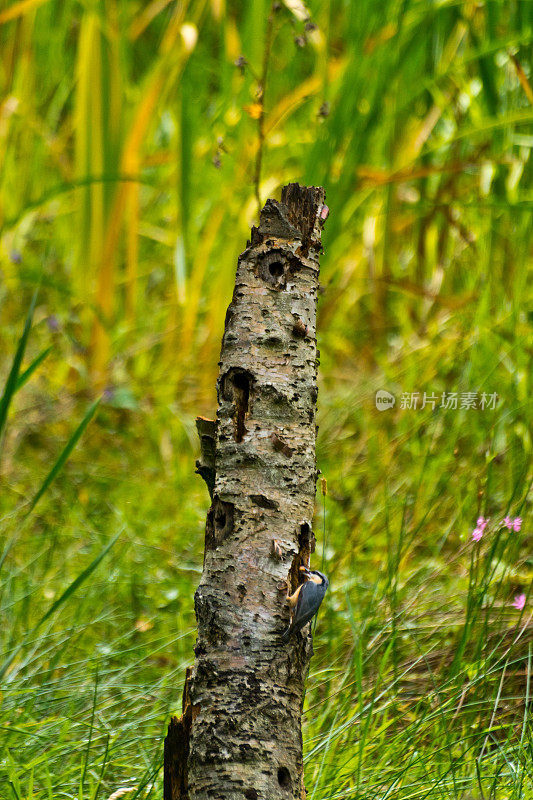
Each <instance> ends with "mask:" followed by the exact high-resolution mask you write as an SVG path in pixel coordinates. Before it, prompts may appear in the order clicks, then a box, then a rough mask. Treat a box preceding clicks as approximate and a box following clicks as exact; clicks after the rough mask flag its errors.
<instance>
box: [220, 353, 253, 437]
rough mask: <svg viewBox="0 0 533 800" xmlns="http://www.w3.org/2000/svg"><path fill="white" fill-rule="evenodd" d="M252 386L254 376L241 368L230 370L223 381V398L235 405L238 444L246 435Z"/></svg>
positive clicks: (235, 433) (234, 424)
mask: <svg viewBox="0 0 533 800" xmlns="http://www.w3.org/2000/svg"><path fill="white" fill-rule="evenodd" d="M252 384H253V377H252V375H251V374H250V373H249V372H247V371H246V370H244V369H240V368H239V367H234V368H232V369H230V370H229V371H228V372H227V373H226V374H225V375H224V377H223V379H222V396H223V398H224V399H225V400H232V401H233V405H234V411H233V428H234V437H235V441H236V442H242V440H243V439H244V435H245V433H246V426H245V424H244V420H245V419H246V416H247V414H248V412H249V406H250V388H251V386H252Z"/></svg>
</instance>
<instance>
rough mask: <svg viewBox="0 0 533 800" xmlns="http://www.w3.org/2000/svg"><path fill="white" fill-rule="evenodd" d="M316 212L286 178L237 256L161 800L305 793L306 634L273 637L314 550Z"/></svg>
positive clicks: (312, 199)
mask: <svg viewBox="0 0 533 800" xmlns="http://www.w3.org/2000/svg"><path fill="white" fill-rule="evenodd" d="M326 216H327V207H326V206H325V205H324V191H323V189H320V188H315V187H311V188H306V187H301V186H298V184H290V185H289V186H286V187H285V188H284V190H283V193H282V200H281V203H278V202H276V201H274V200H268V201H267V203H266V204H265V207H264V209H263V211H262V213H261V219H260V224H259V227H258V228H253V229H252V237H251V241H250V242H249V243H248V247H247V249H246V250H245V252H244V253H243V254H242V255H241V256H240V258H239V263H238V267H237V275H236V280H235V289H234V293H233V299H232V301H231V303H230V306H229V308H228V312H227V315H226V323H225V331H224V338H223V341H222V351H221V357H220V376H219V379H218V383H217V393H218V414H217V424H216V444H215V458H214V485H213V474H212V472H210V473H209V484H208V485H209V488H210V493H211V492H212V505H211V508H210V510H209V512H208V515H207V524H206V535H205V556H204V570H203V574H202V579H201V581H200V585H199V587H198V590H197V592H196V595H195V605H196V618H197V622H198V641H197V643H196V647H195V653H196V661H195V665H194V668H193V671H192V675H191V678H190V680H189V682H188V687H187V692H186V696H187V698H188V705H187V713H186V716H185V717H184V718H183V731H182V734H183V735H182V738H183V737H185V738H187V743H186V744H184V743H183V742H181V745H180V747H181V751H182V752H184V753H187V764H186V765H185V771H184V772H183V771H180V780H179V785H180V787H186V788H179V789H176V792H175V793H174V794H173V795H172V798H173V800H175V798H178V797H179V798H182V800H183V798H189V799H190V800H204V798H208V797H209V798H211V797H217V798H225V799H226V800H237V798H239V800H241V799H242V798H255V800H260V799H263V800H289V798H294V800H297V799H298V800H299V799H300V798H302V797H305V789H304V788H303V759H302V734H301V713H302V704H303V696H304V681H305V676H306V673H307V668H308V665H309V659H310V657H311V653H312V643H311V635H310V632H309V629H308V627H306V628H304V629H303V630H302V631H301V632H299V633H297V634H295V635H294V636H293V637H292V638H291V639H290V641H289V642H288V643H287V644H283V643H282V642H281V639H280V634H281V633H282V631H283V630H284V629H285V628H286V627H287V625H288V622H289V609H288V605H287V601H286V596H287V593H288V591H289V590H290V591H291V592H293V591H294V590H295V589H296V588H297V585H298V580H299V567H300V566H301V565H305V566H307V565H309V560H310V555H311V552H312V551H313V549H314V538H313V534H312V529H311V521H312V517H313V509H314V499H315V483H316V476H317V473H316V462H315V438H316V423H315V409H316V397H317V383H316V377H317V363H318V361H317V349H316V300H317V294H318V272H319V264H318V256H319V252H320V250H321V242H320V238H321V229H322V225H323V222H324V220H325V218H326ZM202 426H203V428H205V427H206V426H205V423H202ZM208 432H209V431H208ZM206 461H207V456H206V457H204V454H203V457H202V462H206ZM201 466H203V464H201ZM208 466H209V465H208ZM199 471H200V474H203V473H202V470H200V469H199ZM204 471H205V470H204ZM204 477H205V475H204ZM179 724H180V723H179V722H175V723H174V733H173V735H174V736H176V734H177V735H178V739H179V737H180V735H181V733H180V730H181V729H180V730H177V729H176V727H175V726H176V725H179ZM180 741H181V740H180ZM186 745H188V746H186ZM184 774H185V775H186V779H185V780H184ZM167 796H168V798H170V796H171V795H170V794H168V795H166V797H167Z"/></svg>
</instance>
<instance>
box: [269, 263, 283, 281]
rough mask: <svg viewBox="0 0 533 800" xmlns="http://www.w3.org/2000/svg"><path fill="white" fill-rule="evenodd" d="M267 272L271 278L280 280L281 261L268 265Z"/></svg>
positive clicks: (281, 272) (281, 273)
mask: <svg viewBox="0 0 533 800" xmlns="http://www.w3.org/2000/svg"><path fill="white" fill-rule="evenodd" d="M268 271H269V272H270V274H271V275H272V277H273V278H281V276H282V275H283V264H282V263H281V261H273V262H272V264H269V265H268Z"/></svg>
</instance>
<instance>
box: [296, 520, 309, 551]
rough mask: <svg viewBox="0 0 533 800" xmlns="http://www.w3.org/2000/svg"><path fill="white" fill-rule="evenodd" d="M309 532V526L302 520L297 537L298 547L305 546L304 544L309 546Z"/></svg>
mask: <svg viewBox="0 0 533 800" xmlns="http://www.w3.org/2000/svg"><path fill="white" fill-rule="evenodd" d="M310 533H311V528H310V527H309V525H308V523H307V522H302V524H301V525H300V535H299V537H298V544H299V545H300V548H302V547H305V546H306V545H307V546H309V534H310Z"/></svg>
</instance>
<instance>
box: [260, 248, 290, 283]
mask: <svg viewBox="0 0 533 800" xmlns="http://www.w3.org/2000/svg"><path fill="white" fill-rule="evenodd" d="M288 268H289V262H288V260H287V257H286V256H285V254H284V253H283V252H282V251H281V250H272V251H270V252H269V253H265V255H264V256H263V258H262V259H261V261H260V263H259V276H260V277H261V278H262V279H263V280H264V281H265V283H266V284H268V286H270V287H271V288H272V289H284V288H285V284H286V283H287V271H288Z"/></svg>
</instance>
